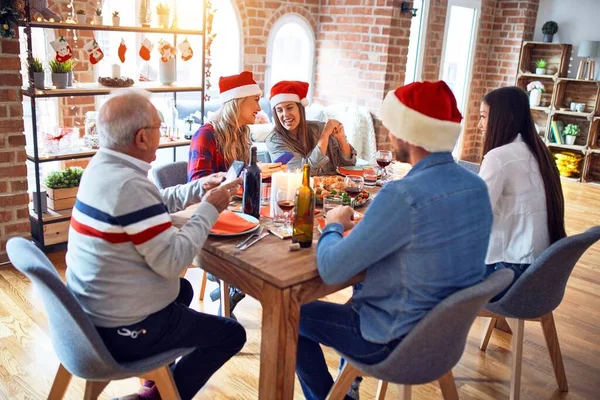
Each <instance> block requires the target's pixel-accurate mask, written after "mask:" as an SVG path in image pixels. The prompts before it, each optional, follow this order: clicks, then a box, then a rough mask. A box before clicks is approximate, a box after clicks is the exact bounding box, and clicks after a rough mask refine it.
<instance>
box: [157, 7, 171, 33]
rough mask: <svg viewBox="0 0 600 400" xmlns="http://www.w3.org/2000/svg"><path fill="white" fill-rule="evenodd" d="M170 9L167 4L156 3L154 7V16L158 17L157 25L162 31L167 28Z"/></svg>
mask: <svg viewBox="0 0 600 400" xmlns="http://www.w3.org/2000/svg"><path fill="white" fill-rule="evenodd" d="M170 11H171V10H170V8H169V5H168V4H167V3H158V6H156V14H157V15H158V25H159V26H161V27H162V28H163V29H168V28H169V13H170Z"/></svg>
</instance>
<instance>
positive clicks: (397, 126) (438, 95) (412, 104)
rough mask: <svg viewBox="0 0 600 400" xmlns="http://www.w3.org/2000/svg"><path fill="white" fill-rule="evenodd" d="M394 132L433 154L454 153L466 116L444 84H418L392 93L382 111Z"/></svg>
mask: <svg viewBox="0 0 600 400" xmlns="http://www.w3.org/2000/svg"><path fill="white" fill-rule="evenodd" d="M379 116H380V118H381V122H383V125H384V126H385V127H386V128H387V129H388V130H389V131H390V133H391V134H392V135H393V136H395V137H397V138H399V139H402V140H403V141H405V142H408V143H410V144H412V145H414V146H419V147H422V148H424V149H425V150H427V151H429V152H432V153H434V152H440V151H452V150H454V146H455V145H456V140H457V139H458V136H459V135H460V131H461V125H460V121H461V120H462V115H460V111H458V108H457V107H456V99H455V98H454V94H453V93H452V91H451V90H450V88H449V87H448V85H446V83H445V82H444V81H438V82H414V83H411V84H410V85H406V86H402V87H399V88H398V89H396V90H395V91H393V92H389V93H388V94H387V96H385V99H384V100H383V103H382V104H381V108H380V110H379Z"/></svg>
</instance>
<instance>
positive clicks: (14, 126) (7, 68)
mask: <svg viewBox="0 0 600 400" xmlns="http://www.w3.org/2000/svg"><path fill="white" fill-rule="evenodd" d="M0 65H1V66H0V262H5V261H7V257H6V252H5V246H6V241H7V240H8V239H9V238H10V237H11V236H23V235H28V234H29V210H28V208H27V204H28V201H29V200H28V197H27V169H26V167H25V147H24V146H25V136H24V135H23V129H24V127H23V106H22V105H21V101H22V96H21V75H20V69H21V63H20V60H19V42H18V40H17V39H0Z"/></svg>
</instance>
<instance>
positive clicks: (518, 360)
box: [506, 318, 525, 400]
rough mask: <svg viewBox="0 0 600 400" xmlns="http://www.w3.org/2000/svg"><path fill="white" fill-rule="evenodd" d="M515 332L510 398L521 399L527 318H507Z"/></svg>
mask: <svg viewBox="0 0 600 400" xmlns="http://www.w3.org/2000/svg"><path fill="white" fill-rule="evenodd" d="M506 322H508V325H509V326H510V329H511V330H512V332H513V337H512V353H513V357H512V376H511V379H510V400H519V397H520V395H521V366H522V364H523V333H524V330H525V320H523V319H513V318H507V319H506Z"/></svg>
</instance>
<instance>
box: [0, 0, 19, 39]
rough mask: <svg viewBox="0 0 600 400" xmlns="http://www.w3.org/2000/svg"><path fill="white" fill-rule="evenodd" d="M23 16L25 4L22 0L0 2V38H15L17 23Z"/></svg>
mask: <svg viewBox="0 0 600 400" xmlns="http://www.w3.org/2000/svg"><path fill="white" fill-rule="evenodd" d="M24 14H25V3H23V1H22V0H16V1H14V0H12V1H11V0H2V1H0V36H2V37H5V38H12V37H15V35H16V34H17V23H18V22H19V20H20V19H22V18H23V15H24Z"/></svg>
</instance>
